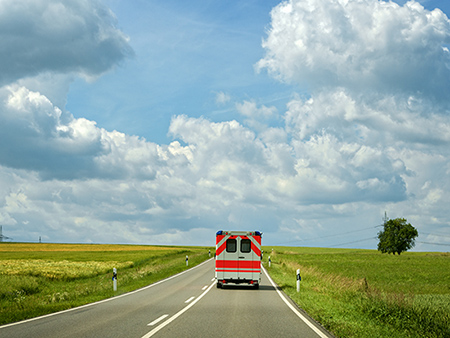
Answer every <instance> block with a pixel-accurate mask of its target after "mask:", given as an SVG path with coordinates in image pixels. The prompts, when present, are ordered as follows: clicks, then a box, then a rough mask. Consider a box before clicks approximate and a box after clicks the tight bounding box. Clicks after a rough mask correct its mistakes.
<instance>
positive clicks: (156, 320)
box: [147, 314, 169, 326]
mask: <svg viewBox="0 0 450 338" xmlns="http://www.w3.org/2000/svg"><path fill="white" fill-rule="evenodd" d="M166 317H169V315H167V314H166V315H162V316H161V317H159V318H158V319H155V320H154V321H153V322H151V323H149V324H147V326H153V325H155V324H158V323H159V322H160V321H161V320H163V319H164V318H166Z"/></svg>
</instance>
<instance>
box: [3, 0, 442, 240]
mask: <svg viewBox="0 0 450 338" xmlns="http://www.w3.org/2000/svg"><path fill="white" fill-rule="evenodd" d="M5 4H8V5H9V6H6V5H5ZM20 4H21V2H17V1H15V2H2V3H1V4H0V18H3V19H4V20H0V22H2V24H1V25H2V26H0V32H1V34H3V35H4V36H7V37H8V38H7V39H6V40H5V41H6V42H5V43H6V47H5V48H4V49H3V53H6V52H5V50H9V52H8V53H11V51H13V52H14V53H16V55H17V58H16V61H15V62H16V63H15V64H14V66H13V67H11V68H10V69H7V68H8V67H7V66H6V64H7V62H9V61H11V57H10V56H7V55H6V54H5V55H0V68H1V67H3V70H4V72H3V71H1V69H0V73H1V75H0V82H1V83H3V84H4V86H3V87H0V144H1V145H2V146H1V147H0V184H1V186H2V187H7V188H6V189H0V223H1V224H4V225H7V226H8V227H10V228H11V229H13V233H12V234H11V237H15V235H14V233H15V234H20V236H22V237H21V238H22V239H23V240H33V239H34V240H36V239H37V238H38V236H40V235H43V236H44V237H43V239H44V240H45V239H49V240H51V239H53V240H54V239H55V238H61V239H62V238H71V240H73V241H78V242H89V241H97V242H128V243H130V242H149V243H162V244H168V243H178V244H186V242H183V241H185V240H186V241H190V243H191V244H205V243H206V242H210V238H209V237H208V235H204V233H205V232H211V233H212V231H213V230H216V229H217V228H219V227H224V228H228V227H232V228H242V227H246V228H247V227H248V226H250V225H251V226H252V227H255V228H259V229H261V230H262V231H264V232H266V233H272V238H276V237H277V236H279V239H282V237H283V236H288V237H289V238H291V237H292V238H295V239H298V240H301V239H302V233H305V232H306V233H308V234H311V235H313V234H315V233H317V232H320V231H323V230H325V231H329V230H330V229H331V230H332V229H334V228H336V227H337V228H339V227H344V226H346V225H345V224H347V223H349V222H353V223H357V224H360V223H361V224H365V223H364V222H366V223H367V222H369V223H370V222H372V223H373V222H374V220H375V222H376V221H379V220H380V219H379V216H380V215H381V214H382V213H383V212H384V210H386V209H387V211H388V213H390V212H391V211H395V212H396V213H397V215H398V217H400V216H402V217H403V216H405V215H410V217H408V220H409V221H411V222H412V223H413V224H415V222H417V223H419V224H424V223H426V222H432V223H433V224H434V225H435V226H437V227H443V226H445V225H448V224H450V220H449V219H448V215H447V213H446V211H445V210H446V206H447V205H448V203H449V202H450V194H449V193H448V191H450V182H449V181H448V180H447V179H446V177H448V175H449V173H450V157H449V155H450V153H449V150H448V149H450V148H449V143H450V136H449V135H450V119H449V117H448V111H447V110H446V109H447V108H446V106H445V104H444V105H442V104H436V102H438V101H437V100H438V99H439V102H440V103H443V102H447V101H445V100H446V98H445V95H444V94H446V93H447V92H446V91H448V88H449V86H448V85H449V83H448V81H449V79H450V76H449V68H448V67H449V55H448V50H446V49H445V48H443V44H445V43H448V40H449V31H450V29H449V23H448V19H447V18H446V16H445V15H444V14H443V13H442V12H440V11H439V10H434V11H432V12H430V11H426V10H425V9H424V8H423V7H422V6H421V5H419V4H418V3H416V2H408V3H407V4H405V5H404V6H399V5H397V4H395V3H392V2H384V1H376V0H345V1H344V0H333V1H329V0H328V1H324V0H303V1H294V0H292V1H288V2H283V3H281V4H280V5H278V6H277V7H275V8H274V9H273V11H272V23H271V27H270V29H269V31H268V37H267V38H266V39H265V41H264V44H263V45H264V48H265V49H266V55H265V56H264V58H263V59H262V60H261V61H260V62H259V63H258V67H259V68H260V69H267V70H268V71H269V73H270V74H272V75H273V76H275V77H277V78H280V79H282V80H284V81H289V82H292V83H296V84H302V83H306V84H308V86H309V87H310V89H311V90H310V92H309V93H307V94H305V95H303V96H300V95H298V96H297V97H296V98H295V99H292V100H290V101H289V102H288V103H287V105H286V109H285V111H279V109H276V108H275V107H272V106H266V105H263V104H257V103H256V102H257V101H255V100H251V99H249V100H246V101H244V102H242V103H237V104H236V105H235V108H236V112H237V113H238V114H237V115H236V116H238V118H237V120H229V121H221V122H217V121H211V120H209V119H207V118H203V117H200V118H194V117H189V116H186V115H175V116H173V117H172V119H171V121H170V126H169V130H168V131H169V135H170V136H172V137H173V141H172V142H171V143H170V144H156V143H153V142H149V141H147V140H145V139H144V138H142V137H139V136H132V135H127V134H124V133H122V132H120V131H114V130H113V131H108V130H105V129H104V128H102V127H101V126H98V125H97V123H96V122H95V121H91V120H88V119H86V118H75V117H74V116H73V115H72V114H71V113H70V112H68V111H65V110H64V107H63V106H60V105H59V104H57V103H56V102H64V97H63V96H64V95H65V91H64V90H60V91H58V89H57V88H56V87H55V86H53V87H52V86H51V85H50V83H51V82H52V81H51V79H54V78H58V79H59V81H60V83H63V84H66V85H67V83H68V82H70V80H71V78H70V77H73V76H79V75H82V76H86V75H88V76H98V75H100V74H102V73H103V72H105V71H107V70H108V69H111V68H112V67H114V66H115V65H117V64H118V62H120V61H121V60H123V58H124V57H125V56H126V55H128V54H129V53H130V49H129V46H128V43H127V38H126V36H125V35H124V34H123V33H122V32H120V31H119V30H117V28H115V25H116V24H115V18H114V15H113V14H112V13H111V12H110V11H109V10H108V9H107V8H105V7H104V6H103V5H101V4H100V3H98V2H92V1H85V2H83V1H82V2H77V3H76V4H73V3H72V2H66V1H59V2H57V1H50V2H49V1H36V2H33V5H32V6H25V7H26V8H24V15H22V16H21V19H22V21H23V25H19V24H18V23H17V22H16V21H15V20H13V18H15V19H17V17H18V13H19V12H20V8H19V7H20ZM6 14H8V15H6ZM63 18H65V19H64V20H63ZM38 23H39V24H40V26H41V27H40V29H36V30H33V27H36V26H37V24H38ZM6 27H9V28H11V29H10V30H7V29H6ZM55 27H58V29H57V30H56V31H55V29H54V28H55ZM8 32H11V33H8ZM14 36H16V37H17V39H16V40H14V39H13V37H14ZM69 37H71V38H70V39H69ZM60 39H61V40H60ZM28 40H32V41H31V42H30V41H28ZM62 40H64V41H62ZM14 41H16V43H14ZM27 41H28V42H30V43H31V45H30V46H34V47H35V48H31V49H30V51H31V52H30V55H28V54H26V53H24V51H25V45H26V44H27V43H28V42H27ZM59 41H62V42H61V45H60V46H59V45H58V42H59ZM38 44H39V48H38ZM111 50H112V52H111ZM69 51H72V52H73V54H70V53H69ZM0 53H1V52H0ZM65 54H70V55H69V56H68V57H67V58H65V57H64V55H65ZM94 59H95V60H94ZM97 59H98V60H97ZM20 65H23V67H21V66H20ZM68 73H70V75H68V76H70V77H64V76H66V75H67V74H68ZM74 74H75V75H74ZM40 87H41V88H40ZM216 99H217V100H216V103H217V104H224V103H227V102H229V100H230V97H229V96H228V95H227V94H226V93H224V92H219V93H217V95H216ZM274 121H276V122H277V123H276V127H274V126H273V125H274V124H275V123H273V122H274ZM6 145H7V146H6ZM419 210H420V211H419ZM397 215H394V214H393V215H392V216H397ZM374 217H375V218H374ZM337 219H339V220H340V222H338V221H337ZM277 232H279V234H277ZM24 234H25V235H24ZM44 234H45V235H44ZM23 236H25V237H26V238H25V237H23ZM199 238H201V239H202V240H203V241H200V242H196V241H199ZM273 241H274V240H272V242H273Z"/></svg>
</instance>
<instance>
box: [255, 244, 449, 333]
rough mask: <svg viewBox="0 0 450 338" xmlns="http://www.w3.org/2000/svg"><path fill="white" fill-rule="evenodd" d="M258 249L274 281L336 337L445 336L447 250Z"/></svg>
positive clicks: (447, 304) (447, 297)
mask: <svg viewBox="0 0 450 338" xmlns="http://www.w3.org/2000/svg"><path fill="white" fill-rule="evenodd" d="M264 249H265V252H269V254H266V255H265V257H264V264H265V266H266V267H268V265H267V259H268V255H270V256H271V262H272V264H271V268H268V271H269V273H270V275H271V276H272V278H273V279H274V281H275V282H276V283H277V284H278V285H279V286H280V287H282V289H283V290H284V291H285V292H286V293H287V294H288V295H289V296H290V297H291V298H292V299H293V300H294V301H295V302H296V303H297V304H299V306H300V307H301V308H303V309H304V310H305V311H307V312H308V313H309V314H310V315H311V316H312V317H313V318H315V319H316V320H317V321H319V322H320V323H321V324H322V325H323V326H324V327H326V328H327V329H328V330H330V331H331V332H333V333H334V334H335V335H336V336H337V337H390V338H396V337H450V255H449V254H448V253H408V252H407V253H403V254H402V255H400V256H392V255H387V254H384V255H383V254H381V253H379V252H378V251H374V250H353V249H323V248H292V247H277V248H275V250H274V251H273V252H272V251H269V250H271V248H264ZM297 269H300V271H301V277H302V281H301V289H300V293H297V291H296V279H295V274H296V270H297Z"/></svg>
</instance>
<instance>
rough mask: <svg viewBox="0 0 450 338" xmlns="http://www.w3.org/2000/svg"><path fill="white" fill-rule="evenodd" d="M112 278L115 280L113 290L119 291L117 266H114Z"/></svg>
mask: <svg viewBox="0 0 450 338" xmlns="http://www.w3.org/2000/svg"><path fill="white" fill-rule="evenodd" d="M112 280H113V290H114V291H117V269H116V268H113V277H112Z"/></svg>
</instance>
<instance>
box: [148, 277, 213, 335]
mask: <svg viewBox="0 0 450 338" xmlns="http://www.w3.org/2000/svg"><path fill="white" fill-rule="evenodd" d="M215 284H216V283H215V281H214V282H213V283H212V284H211V285H210V286H209V287H208V288H207V289H206V290H205V291H204V292H203V293H202V294H201V295H200V296H198V298H197V299H195V300H194V301H193V302H192V303H190V304H189V305H187V306H186V307H184V308H183V309H181V310H180V311H178V312H177V313H176V314H174V315H173V316H172V317H170V318H169V319H167V320H166V321H165V322H164V323H161V324H159V325H158V326H157V327H155V328H154V329H153V330H151V331H150V332H149V333H147V334H146V335H145V336H142V338H149V337H151V336H153V335H154V334H155V333H157V332H158V331H159V330H161V329H162V328H163V327H165V326H166V325H169V324H170V323H172V322H173V321H174V320H175V319H177V318H178V317H180V316H181V315H182V314H183V313H185V312H186V311H187V310H189V309H190V308H191V307H193V306H194V304H195V303H197V302H198V301H199V300H200V299H202V298H203V296H204V295H206V294H207V293H208V291H209V290H211V288H212V287H213V286H214V285H215Z"/></svg>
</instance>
